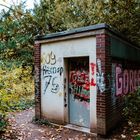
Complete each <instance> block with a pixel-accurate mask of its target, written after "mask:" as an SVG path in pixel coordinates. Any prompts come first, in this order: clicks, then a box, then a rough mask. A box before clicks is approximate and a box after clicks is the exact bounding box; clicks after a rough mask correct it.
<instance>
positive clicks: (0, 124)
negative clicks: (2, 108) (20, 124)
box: [0, 113, 8, 132]
mask: <svg viewBox="0 0 140 140" xmlns="http://www.w3.org/2000/svg"><path fill="white" fill-rule="evenodd" d="M7 124H8V123H7V119H6V116H5V114H3V113H0V132H2V131H5V129H6V126H7Z"/></svg>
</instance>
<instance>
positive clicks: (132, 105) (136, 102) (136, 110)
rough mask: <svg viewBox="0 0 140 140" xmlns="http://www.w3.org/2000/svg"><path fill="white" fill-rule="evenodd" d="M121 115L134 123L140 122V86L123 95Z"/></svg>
mask: <svg viewBox="0 0 140 140" xmlns="http://www.w3.org/2000/svg"><path fill="white" fill-rule="evenodd" d="M123 115H124V117H125V118H126V120H127V121H129V122H132V123H134V124H136V123H138V122H140V88H138V90H136V91H135V92H134V93H130V94H128V95H127V96H125V108H124V109H123Z"/></svg>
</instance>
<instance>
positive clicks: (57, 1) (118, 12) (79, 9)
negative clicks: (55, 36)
mask: <svg viewBox="0 0 140 140" xmlns="http://www.w3.org/2000/svg"><path fill="white" fill-rule="evenodd" d="M34 13H35V15H36V17H37V19H36V20H38V21H39V22H41V24H40V25H41V26H40V28H41V31H42V34H46V33H50V32H56V31H63V30H66V29H71V28H75V27H81V26H88V25H92V24H97V23H107V24H110V25H111V26H112V27H113V28H115V29H117V30H119V31H120V32H121V33H122V34H124V35H125V36H127V37H128V38H129V39H131V41H133V42H137V44H140V38H139V36H140V28H139V23H140V3H139V2H137V1H136V0H121V1H120V0H116V1H114V0H86V1H84V0H67V1H65V0H41V2H40V5H36V6H35V9H34Z"/></svg>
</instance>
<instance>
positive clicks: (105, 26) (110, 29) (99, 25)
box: [35, 23, 140, 48]
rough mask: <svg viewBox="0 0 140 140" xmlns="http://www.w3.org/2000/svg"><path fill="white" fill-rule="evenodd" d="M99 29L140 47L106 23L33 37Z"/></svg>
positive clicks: (49, 36)
mask: <svg viewBox="0 0 140 140" xmlns="http://www.w3.org/2000/svg"><path fill="white" fill-rule="evenodd" d="M101 29H106V30H108V31H109V32H111V33H112V34H114V35H116V36H118V37H120V38H121V39H123V40H125V41H127V42H128V43H129V44H131V45H134V46H135V47H138V48H140V46H138V45H137V44H135V43H133V42H131V41H130V40H129V39H128V38H126V37H125V36H123V35H122V33H120V32H118V31H117V30H115V29H113V28H112V27H111V26H110V25H108V24H106V23H101V24H95V25H90V26H85V27H80V28H75V29H69V30H66V31H62V32H56V33H50V34H47V35H37V36H36V37H35V41H41V40H47V39H53V38H59V37H64V36H69V35H73V34H77V33H84V32H88V31H95V30H101Z"/></svg>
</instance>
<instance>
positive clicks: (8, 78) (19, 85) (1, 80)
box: [0, 63, 34, 131]
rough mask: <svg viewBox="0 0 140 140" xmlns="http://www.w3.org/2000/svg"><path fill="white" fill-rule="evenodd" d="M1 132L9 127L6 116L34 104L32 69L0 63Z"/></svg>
mask: <svg viewBox="0 0 140 140" xmlns="http://www.w3.org/2000/svg"><path fill="white" fill-rule="evenodd" d="M0 75H1V76H0V131H3V130H4V128H5V127H6V125H7V120H6V119H5V116H6V115H5V114H6V113H7V112H11V111H15V110H23V109H26V108H29V107H30V106H32V105H33V104H34V98H33V93H34V81H33V76H32V68H31V67H30V66H24V67H22V66H20V65H17V64H14V63H12V64H10V63H0Z"/></svg>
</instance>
